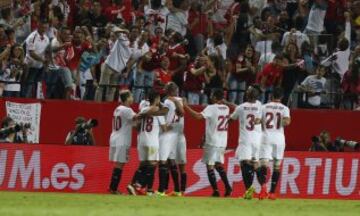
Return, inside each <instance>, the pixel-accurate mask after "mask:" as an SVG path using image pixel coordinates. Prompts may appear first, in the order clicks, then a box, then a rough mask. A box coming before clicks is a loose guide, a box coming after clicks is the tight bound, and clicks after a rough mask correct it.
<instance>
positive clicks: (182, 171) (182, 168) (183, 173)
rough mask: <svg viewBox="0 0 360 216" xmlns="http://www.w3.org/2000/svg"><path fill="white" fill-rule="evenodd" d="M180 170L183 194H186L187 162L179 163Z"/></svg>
mask: <svg viewBox="0 0 360 216" xmlns="http://www.w3.org/2000/svg"><path fill="white" fill-rule="evenodd" d="M179 171H180V192H181V194H182V195H184V194H185V191H186V184H187V173H186V164H179Z"/></svg>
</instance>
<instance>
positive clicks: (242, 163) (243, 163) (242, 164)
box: [240, 160, 252, 166]
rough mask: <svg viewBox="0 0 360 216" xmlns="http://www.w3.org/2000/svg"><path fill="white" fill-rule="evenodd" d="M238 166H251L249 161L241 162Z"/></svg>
mask: <svg viewBox="0 0 360 216" xmlns="http://www.w3.org/2000/svg"><path fill="white" fill-rule="evenodd" d="M240 165H241V166H244V165H252V162H251V160H242V161H240Z"/></svg>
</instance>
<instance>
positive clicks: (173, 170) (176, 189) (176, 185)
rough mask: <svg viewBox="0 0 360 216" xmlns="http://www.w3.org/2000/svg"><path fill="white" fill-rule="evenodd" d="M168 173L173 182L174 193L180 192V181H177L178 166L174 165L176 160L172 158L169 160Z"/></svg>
mask: <svg viewBox="0 0 360 216" xmlns="http://www.w3.org/2000/svg"><path fill="white" fill-rule="evenodd" d="M169 165H170V173H171V177H172V180H173V183H174V192H175V194H179V193H180V183H179V170H178V167H177V165H176V162H175V160H174V159H171V160H170V163H169Z"/></svg>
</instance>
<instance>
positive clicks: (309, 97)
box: [299, 66, 326, 108]
mask: <svg viewBox="0 0 360 216" xmlns="http://www.w3.org/2000/svg"><path fill="white" fill-rule="evenodd" d="M325 73H326V68H325V67H324V66H318V68H317V69H316V74H315V75H310V76H308V77H306V79H305V80H304V81H303V82H302V83H301V85H300V87H299V88H300V90H302V91H304V92H306V102H307V106H306V107H307V108H320V105H321V94H322V93H323V91H324V89H325V83H326V79H325V78H324V75H325Z"/></svg>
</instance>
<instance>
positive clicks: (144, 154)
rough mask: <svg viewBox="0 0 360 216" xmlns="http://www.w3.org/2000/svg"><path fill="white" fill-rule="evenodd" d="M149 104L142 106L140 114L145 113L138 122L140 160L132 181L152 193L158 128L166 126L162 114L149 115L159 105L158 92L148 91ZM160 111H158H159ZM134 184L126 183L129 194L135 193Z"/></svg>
mask: <svg viewBox="0 0 360 216" xmlns="http://www.w3.org/2000/svg"><path fill="white" fill-rule="evenodd" d="M148 101H149V103H150V104H149V106H144V107H143V108H142V109H141V111H140V114H142V113H146V116H145V117H144V118H142V121H141V124H140V131H139V134H138V145H137V148H138V154H139V160H140V166H139V169H138V170H137V171H136V172H135V175H134V178H133V183H135V184H138V185H139V186H138V187H137V186H136V188H144V187H147V194H148V195H152V194H153V192H154V191H153V183H154V173H155V168H156V165H157V162H158V161H159V134H160V130H162V131H166V130H167V126H166V122H165V118H164V116H156V115H155V114H152V115H150V114H149V113H150V111H149V110H151V109H153V107H156V108H158V110H159V106H160V94H159V93H158V92H156V91H150V93H149V97H148ZM159 112H160V111H159ZM136 188H135V187H134V184H130V185H128V187H127V189H128V191H129V193H130V194H133V195H136V192H135V190H137V189H136Z"/></svg>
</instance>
